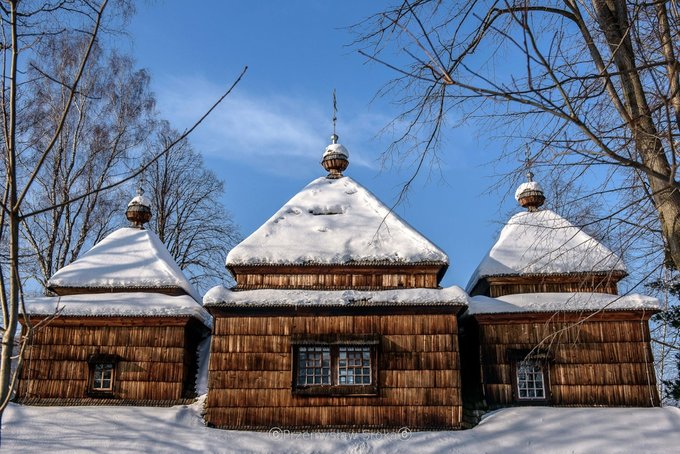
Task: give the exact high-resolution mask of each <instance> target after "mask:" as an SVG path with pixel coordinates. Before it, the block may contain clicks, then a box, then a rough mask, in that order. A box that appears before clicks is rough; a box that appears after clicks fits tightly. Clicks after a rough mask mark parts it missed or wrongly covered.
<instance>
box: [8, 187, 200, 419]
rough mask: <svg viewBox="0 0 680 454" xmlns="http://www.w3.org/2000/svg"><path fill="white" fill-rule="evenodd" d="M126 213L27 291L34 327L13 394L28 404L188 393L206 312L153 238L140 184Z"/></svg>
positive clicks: (175, 398)
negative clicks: (31, 294) (35, 292)
mask: <svg viewBox="0 0 680 454" xmlns="http://www.w3.org/2000/svg"><path fill="white" fill-rule="evenodd" d="M126 214H127V217H128V219H129V220H130V221H132V222H133V226H132V227H129V228H121V229H119V230H116V231H115V232H113V233H111V234H110V235H108V236H107V237H106V238H104V239H103V240H102V241H101V242H99V243H98V244H96V245H95V246H94V247H93V248H92V249H91V250H89V251H88V252H87V253H85V254H84V255H82V256H81V257H80V258H78V259H77V260H76V261H74V262H73V263H71V264H70V265H67V266H65V267H64V268H62V269H60V270H59V271H57V272H56V273H55V274H54V276H52V277H51V279H50V280H49V282H48V286H49V288H50V290H51V291H52V292H54V293H55V294H56V295H57V296H54V297H42V298H32V299H27V300H26V311H27V313H26V314H25V315H24V318H23V319H22V325H23V327H24V333H25V332H26V330H25V325H26V323H27V321H30V323H31V325H32V326H34V327H35V329H34V330H33V334H32V337H31V338H30V339H29V344H28V347H27V348H26V350H25V352H24V356H23V367H22V370H21V375H20V381H19V385H18V390H17V394H16V395H17V401H18V402H20V403H25V404H34V405H153V406H162V405H174V404H178V403H186V402H189V401H190V400H192V399H191V398H193V397H195V381H196V374H197V369H198V359H197V347H198V344H199V342H200V341H201V340H202V339H203V338H205V337H206V336H207V335H208V334H209V332H210V331H209V330H210V327H211V317H210V315H209V314H208V313H207V312H206V311H205V310H204V309H203V308H202V307H201V304H200V303H199V296H198V294H197V292H196V290H195V289H194V288H193V287H192V285H191V284H190V283H189V281H188V280H187V279H186V277H185V276H184V274H183V273H182V271H181V270H180V269H179V267H178V266H177V264H176V263H175V261H174V260H173V258H172V256H171V255H170V253H169V252H168V250H167V249H166V248H165V246H164V245H163V243H162V242H161V241H160V239H159V238H158V237H157V236H156V235H155V234H154V233H153V232H151V231H149V230H146V229H144V227H143V224H144V223H145V222H148V221H149V219H150V218H151V210H150V204H149V202H148V200H147V199H146V198H145V197H144V196H143V194H139V195H138V196H136V197H135V198H134V199H133V200H132V201H131V202H130V204H129V206H128V210H127V213H126Z"/></svg>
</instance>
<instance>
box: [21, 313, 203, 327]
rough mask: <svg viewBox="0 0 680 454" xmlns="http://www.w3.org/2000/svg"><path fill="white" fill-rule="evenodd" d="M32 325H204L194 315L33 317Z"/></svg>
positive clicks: (23, 317)
mask: <svg viewBox="0 0 680 454" xmlns="http://www.w3.org/2000/svg"><path fill="white" fill-rule="evenodd" d="M29 318H30V320H31V324H36V323H39V322H41V321H43V320H45V319H48V318H51V320H49V322H48V323H49V325H50V326H184V325H186V324H187V323H189V321H190V320H191V319H194V320H196V321H198V322H199V323H200V324H201V325H202V326H205V325H204V323H203V322H202V321H201V320H199V319H197V318H196V317H194V316H192V315H177V316H162V317H158V316H142V315H134V316H121V315H96V316H84V315H58V316H56V317H55V316H53V315H31V314H29ZM19 322H20V323H21V324H22V325H24V324H25V323H26V320H25V316H24V315H20V316H19ZM206 328H207V327H206Z"/></svg>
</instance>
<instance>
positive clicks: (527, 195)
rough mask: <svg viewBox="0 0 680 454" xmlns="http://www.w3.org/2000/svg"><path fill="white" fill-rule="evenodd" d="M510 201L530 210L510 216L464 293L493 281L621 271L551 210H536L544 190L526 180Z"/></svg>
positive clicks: (617, 260)
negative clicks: (480, 281)
mask: <svg viewBox="0 0 680 454" xmlns="http://www.w3.org/2000/svg"><path fill="white" fill-rule="evenodd" d="M515 198H516V199H517V200H518V202H520V204H521V205H522V206H525V207H527V208H529V211H525V212H521V213H517V214H515V215H514V216H512V217H511V218H510V220H509V221H508V223H507V224H506V225H505V227H503V230H501V233H500V236H499V237H498V240H497V241H496V243H495V244H494V245H493V246H492V247H491V250H489V252H488V253H487V254H486V256H485V257H484V258H483V259H482V261H481V263H480V264H479V266H478V267H477V269H476V270H475V272H474V273H473V275H472V278H471V279H470V282H468V285H467V290H468V291H471V290H472V289H474V287H475V285H476V284H477V282H479V280H481V279H483V278H485V277H492V276H517V275H527V274H529V275H534V274H571V273H600V272H604V273H609V272H612V271H620V272H623V273H625V272H626V267H625V265H624V263H623V261H622V260H621V258H620V257H619V256H617V255H616V254H615V253H614V252H612V251H611V250H609V249H608V248H607V247H606V246H604V245H603V244H602V243H600V242H599V241H597V240H596V239H594V238H593V237H591V236H590V235H588V234H587V233H586V232H584V231H583V230H582V229H580V228H579V227H577V226H575V225H574V224H572V223H571V222H569V221H568V220H566V219H564V218H563V217H562V216H560V215H559V214H557V213H555V212H554V211H552V210H547V209H541V210H539V209H538V208H539V207H540V205H542V204H543V200H544V197H543V191H542V189H541V187H540V185H538V183H536V182H534V181H531V178H530V181H529V182H528V183H524V184H522V185H521V186H520V187H519V188H518V190H517V192H516V194H515ZM537 200H539V201H538V202H537Z"/></svg>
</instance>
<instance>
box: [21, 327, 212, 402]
mask: <svg viewBox="0 0 680 454" xmlns="http://www.w3.org/2000/svg"><path fill="white" fill-rule="evenodd" d="M91 322H92V323H93V324H94V325H95V326H88V325H87V323H88V321H87V320H81V321H80V323H78V322H77V321H75V320H73V319H70V320H68V319H57V320H53V321H51V322H50V323H49V324H48V325H46V326H43V327H40V328H39V329H38V330H36V331H35V332H34V336H33V341H32V343H31V346H30V347H28V348H27V349H26V351H25V354H24V364H23V368H22V371H21V376H20V383H19V390H18V394H17V396H18V398H19V399H20V400H21V399H31V400H32V401H35V400H36V399H64V401H66V400H70V401H72V399H86V398H88V394H87V391H88V381H89V379H90V369H89V364H88V358H90V356H91V355H116V356H117V358H118V363H117V367H116V371H115V374H116V375H115V385H114V390H113V394H114V396H113V397H114V398H115V399H120V400H124V401H127V402H130V401H137V400H138V401H148V400H159V401H161V400H162V401H174V400H179V399H182V398H184V397H188V396H189V395H190V394H191V393H193V391H194V390H193V383H194V379H193V378H192V376H191V374H193V377H195V373H196V367H197V366H196V363H195V358H196V356H195V353H194V352H187V349H188V348H193V349H195V346H196V341H192V342H191V344H192V345H187V338H190V339H194V338H196V337H197V336H198V337H199V338H200V336H201V334H200V333H199V332H196V327H194V326H193V324H192V323H189V324H187V320H186V319H184V320H180V319H177V320H174V321H173V323H174V324H175V326H145V325H153V321H152V320H149V319H146V320H139V321H137V322H135V321H129V320H128V321H121V320H119V321H118V325H122V326H102V323H103V322H104V321H102V320H91ZM109 323H111V324H114V325H115V324H116V323H115V322H111V321H109ZM126 323H132V324H133V325H138V326H125V324H126ZM189 332H191V333H193V334H190V335H189V334H188V333H189ZM190 361H194V364H193V365H192V364H190ZM55 402H57V403H58V402H59V401H58V400H57V401H55Z"/></svg>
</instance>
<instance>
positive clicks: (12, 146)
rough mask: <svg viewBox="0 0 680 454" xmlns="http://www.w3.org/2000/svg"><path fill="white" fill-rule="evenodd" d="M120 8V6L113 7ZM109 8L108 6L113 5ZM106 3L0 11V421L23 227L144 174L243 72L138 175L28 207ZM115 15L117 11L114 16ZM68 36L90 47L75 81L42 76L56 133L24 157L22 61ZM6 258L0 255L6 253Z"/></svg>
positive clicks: (10, 385)
mask: <svg viewBox="0 0 680 454" xmlns="http://www.w3.org/2000/svg"><path fill="white" fill-rule="evenodd" d="M118 1H119V2H120V3H125V1H124V0H118ZM112 3H113V1H112ZM107 4H108V0H96V1H95V0H54V1H38V0H36V1H30V0H23V1H19V0H8V1H7V2H6V3H2V4H0V21H1V27H2V28H1V29H0V32H1V33H2V38H1V39H2V47H0V50H1V51H2V75H3V77H2V99H0V121H1V122H2V124H1V125H0V129H1V132H0V133H1V134H2V139H3V142H2V146H3V165H2V170H0V172H1V174H2V176H3V178H4V180H3V188H2V190H3V193H2V197H1V200H0V245H5V244H6V245H7V250H6V255H3V257H2V263H1V264H0V284H1V285H0V306H1V309H2V316H3V326H2V345H1V347H2V348H1V350H0V422H1V419H2V414H3V412H4V409H5V408H6V406H7V405H8V403H9V400H10V398H11V396H12V390H13V389H14V386H15V383H16V380H17V377H18V371H19V370H20V366H21V357H22V352H23V351H21V352H19V355H18V356H17V367H16V368H14V370H15V371H16V372H14V373H13V368H12V363H13V353H14V351H13V350H14V347H15V337H16V330H17V325H18V321H19V316H20V314H21V313H25V311H23V310H22V311H20V307H22V306H23V304H22V301H23V292H22V288H21V276H20V271H21V269H22V264H23V261H24V260H25V258H24V257H22V255H21V253H20V252H21V251H20V246H21V244H20V242H21V238H22V231H21V229H22V226H23V225H24V224H25V222H26V221H27V220H28V219H30V218H33V217H35V216H39V215H41V214H43V213H49V212H52V211H54V210H57V209H60V208H64V207H66V206H73V204H75V203H78V202H79V201H81V200H84V199H87V198H88V197H90V196H92V195H93V194H98V193H103V192H104V191H109V190H112V189H114V188H116V187H118V186H120V185H122V184H125V183H126V182H128V181H131V180H132V179H134V178H136V177H137V176H138V175H140V174H141V173H143V172H144V171H145V170H146V169H147V168H148V167H149V166H151V165H152V164H153V163H154V162H155V161H156V160H158V159H160V158H161V157H162V156H163V155H164V154H166V153H167V152H169V151H170V150H171V149H172V148H173V147H174V146H176V145H177V144H178V143H179V142H181V141H182V140H183V139H185V138H186V137H187V136H188V135H189V134H190V133H191V132H192V131H193V130H195V129H196V127H198V125H199V124H200V123H201V122H202V121H203V120H204V119H205V118H206V117H207V116H208V115H209V114H210V113H211V112H212V111H213V110H214V109H215V108H216V107H217V106H218V105H219V104H220V103H221V102H222V101H223V100H224V98H226V97H227V96H228V95H229V93H231V91H232V90H233V89H234V87H235V86H236V85H237V84H238V83H239V81H240V80H241V78H242V77H243V75H244V74H245V71H246V70H247V67H245V68H244V69H243V71H241V73H240V75H239V76H238V77H237V78H236V80H235V81H234V82H233V83H232V84H231V86H230V87H229V88H228V89H227V90H226V91H225V92H224V93H223V95H222V96H221V97H220V98H219V99H217V100H216V101H215V103H214V104H213V105H212V106H210V107H209V108H208V109H207V110H206V112H205V113H204V114H203V115H202V116H201V117H200V118H198V119H197V120H196V122H195V123H194V124H193V125H192V126H191V127H189V128H188V129H187V130H185V131H184V132H183V133H182V134H180V135H179V136H178V137H177V139H176V140H174V141H172V142H171V143H169V144H168V146H167V147H166V148H164V149H162V150H158V151H157V153H155V154H154V155H153V156H152V157H151V159H149V160H148V161H146V162H144V163H143V164H142V165H141V166H139V167H138V168H137V170H134V171H130V172H126V173H125V174H123V175H116V176H115V177H112V178H109V179H107V181H105V182H104V183H103V184H101V185H98V186H97V187H93V188H88V187H82V188H80V191H81V192H80V193H78V194H74V195H70V196H69V197H68V199H67V200H62V201H59V202H58V203H53V202H51V201H49V200H45V201H43V204H42V205H41V206H35V207H31V208H29V206H28V200H31V194H32V191H33V190H35V188H36V187H37V183H36V182H37V181H38V178H39V176H40V175H41V172H43V170H44V169H45V166H46V165H48V164H46V163H47V162H48V159H51V157H52V156H53V154H54V152H55V149H57V148H58V145H59V138H60V137H61V135H62V131H63V130H64V128H65V127H68V126H67V123H68V122H67V120H68V118H69V112H70V111H71V109H72V108H73V107H74V105H75V104H74V101H75V100H76V98H77V96H78V93H79V90H80V88H81V87H80V83H81V80H82V79H83V77H84V74H85V72H86V69H87V68H88V63H89V61H90V58H91V55H92V52H93V50H94V49H95V46H96V43H97V40H98V36H99V34H100V31H101V29H102V27H104V26H105V25H106V23H105V22H103V19H104V17H105V16H104V12H105V10H106V9H107ZM129 6H130V5H125V4H123V5H122V6H120V7H119V8H117V9H116V10H115V11H123V12H124V11H128V10H129ZM115 11H114V12H115ZM67 30H71V31H73V30H78V31H79V33H81V34H82V36H85V37H86V38H85V39H86V42H87V44H86V45H85V46H83V48H82V52H81V54H80V55H78V56H77V58H76V61H77V63H76V64H75V65H74V68H77V69H75V70H74V71H73V73H72V78H71V79H70V80H68V81H66V82H63V81H62V82H59V81H58V79H56V78H54V77H53V76H52V75H50V74H42V76H43V77H45V78H48V79H52V80H54V81H55V82H56V83H58V84H60V85H62V86H63V87H64V88H65V90H64V91H63V93H62V95H63V97H64V101H63V103H61V106H62V107H61V110H60V111H58V113H57V114H56V115H55V118H57V121H55V122H54V124H53V127H54V129H53V130H51V131H45V139H44V140H42V141H41V142H40V144H38V143H35V141H27V143H29V144H30V145H34V146H35V147H36V149H32V150H31V151H28V147H26V148H25V144H24V143H23V142H22V141H21V140H20V139H21V138H22V135H21V131H20V130H19V126H20V125H25V124H26V123H25V122H24V121H22V115H24V110H23V105H22V94H23V93H25V92H26V91H28V90H29V89H30V87H31V86H32V82H33V81H32V80H30V79H27V78H26V77H25V75H24V74H26V67H25V63H23V58H24V57H25V56H26V57H29V58H30V56H31V53H32V49H33V48H34V46H36V45H37V44H38V43H39V42H40V41H41V40H43V39H45V38H46V37H49V36H55V35H56V36H66V33H65V32H66V31H67ZM24 153H31V154H33V155H34V156H35V159H34V160H31V161H30V162H29V161H28V160H27V159H22V158H23V157H24ZM3 252H5V251H3ZM25 321H26V327H27V329H26V330H25V332H24V334H23V335H22V338H21V341H22V342H21V344H20V349H21V350H23V348H24V347H25V345H27V343H28V342H27V340H29V339H30V336H31V332H32V326H31V323H30V320H29V319H28V317H26V319H25Z"/></svg>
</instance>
